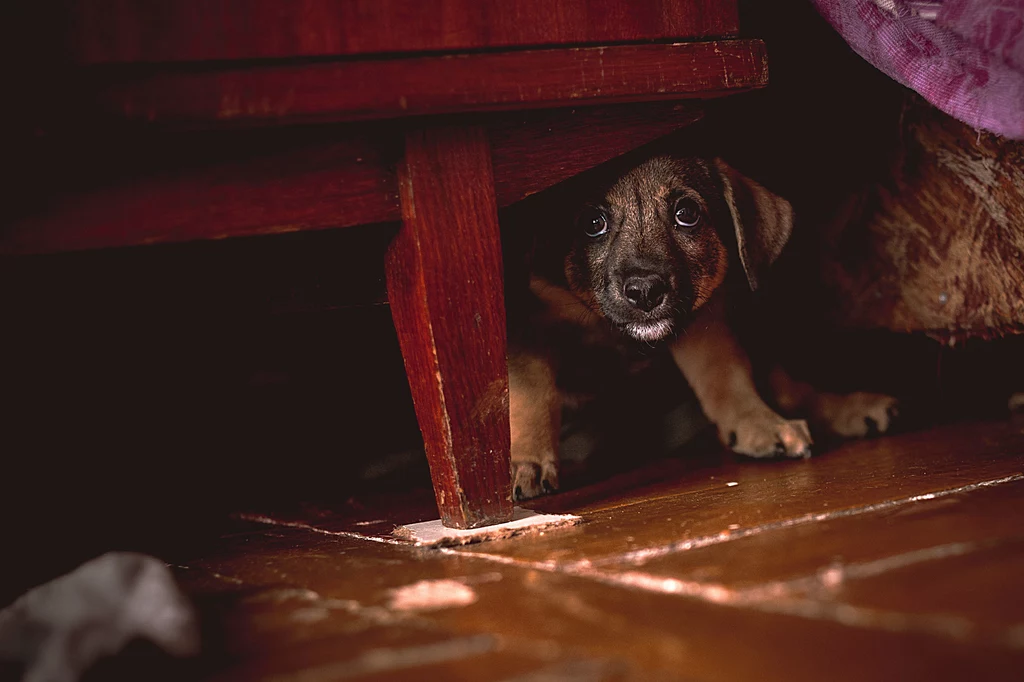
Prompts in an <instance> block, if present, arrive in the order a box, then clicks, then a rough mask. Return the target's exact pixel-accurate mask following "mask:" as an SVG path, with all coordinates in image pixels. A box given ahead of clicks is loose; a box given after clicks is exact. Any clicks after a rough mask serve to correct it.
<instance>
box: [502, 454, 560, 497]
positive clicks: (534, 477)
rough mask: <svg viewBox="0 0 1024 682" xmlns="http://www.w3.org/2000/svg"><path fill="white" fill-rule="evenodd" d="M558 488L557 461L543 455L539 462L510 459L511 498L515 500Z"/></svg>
mask: <svg viewBox="0 0 1024 682" xmlns="http://www.w3.org/2000/svg"><path fill="white" fill-rule="evenodd" d="M556 490H558V462H557V461H556V460H555V458H554V457H550V458H549V457H545V458H543V460H542V461H540V462H534V461H522V460H520V461H517V460H513V461H512V499H513V500H514V501H516V502H519V501H521V500H529V499H530V498H533V497H539V496H540V495H546V494H548V493H553V492H555V491H556Z"/></svg>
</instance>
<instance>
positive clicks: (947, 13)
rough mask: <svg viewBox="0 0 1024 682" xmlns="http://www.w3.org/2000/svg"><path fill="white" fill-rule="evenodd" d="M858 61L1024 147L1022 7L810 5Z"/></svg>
mask: <svg viewBox="0 0 1024 682" xmlns="http://www.w3.org/2000/svg"><path fill="white" fill-rule="evenodd" d="M811 1H812V2H813V3H814V4H815V5H816V6H817V8H818V11H819V12H820V13H821V14H822V16H824V17H825V18H826V19H827V20H828V21H829V22H830V23H831V24H832V26H833V27H835V29H836V30H837V31H839V33H840V34H841V35H842V36H843V38H844V39H845V40H846V42H847V43H849V45H850V47H852V48H853V49H854V51H855V52H857V54H859V55H860V56H862V57H863V58H864V59H866V60H868V61H869V62H870V63H871V64H873V65H874V66H875V67H877V68H878V69H880V70H881V71H882V72H884V73H885V74H887V75H888V76H889V77H891V78H893V79H895V80H897V81H899V82H900V83H902V84H904V85H906V86H908V87H910V88H912V89H914V90H916V91H917V92H919V93H920V94H921V95H922V96H923V97H925V98H926V99H927V100H928V101H929V102H931V103H932V104H934V105H935V106H936V107H938V108H939V109H941V110H942V111H945V112H946V113H947V114H950V115H951V116H954V117H955V118H958V119H960V120H961V121H964V122H965V123H967V124H969V125H971V126H974V127H975V128H982V129H985V130H989V131H991V132H994V133H998V134H1000V135H1003V136H1005V137H1008V138H1012V139H1024V0H945V2H910V1H908V0H811Z"/></svg>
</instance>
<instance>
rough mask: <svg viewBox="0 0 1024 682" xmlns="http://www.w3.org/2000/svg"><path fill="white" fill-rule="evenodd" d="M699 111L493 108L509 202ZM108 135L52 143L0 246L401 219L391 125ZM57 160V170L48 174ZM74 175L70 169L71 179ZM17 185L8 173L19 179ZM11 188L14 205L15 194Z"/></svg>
mask: <svg viewBox="0 0 1024 682" xmlns="http://www.w3.org/2000/svg"><path fill="white" fill-rule="evenodd" d="M699 116H700V111H699V109H697V108H695V107H693V106H691V105H687V104H680V103H666V102H660V103H649V104H631V105H617V106H609V107H582V108H579V109H559V110H552V111H538V112H527V113H519V114H508V115H502V116H499V117H497V118H496V119H494V121H493V123H490V124H489V126H488V129H489V131H490V135H491V138H492V141H493V143H492V158H493V165H494V177H495V183H496V186H495V190H496V193H497V199H498V204H499V205H500V206H507V205H509V204H511V203H513V202H515V201H518V200H519V199H522V198H523V197H525V196H527V195H528V194H531V193H533V192H537V191H540V190H542V189H544V188H546V187H548V186H550V185H552V184H554V183H556V182H559V181H561V180H564V179H566V178H567V177H569V176H571V175H573V174H574V173H578V172H581V171H583V170H586V169H587V168H590V167H591V166H594V165H597V164H599V163H602V162H604V161H606V160H608V159H610V158H612V157H614V156H616V155H618V154H622V153H624V152H627V151H629V150H630V149H633V148H635V147H637V146H639V145H642V144H644V143H647V142H650V141H651V140H653V139H656V138H658V137H660V136H662V135H665V134H667V133H670V132H672V131H673V130H675V129H677V128H679V127H682V126H685V125H687V124H689V123H691V122H692V121H694V120H696V119H697V118H698V117H699ZM210 134H212V133H203V136H202V137H198V138H195V137H192V134H189V135H188V136H185V137H180V136H179V137H159V136H158V137H157V138H155V139H154V138H146V139H145V140H144V141H140V140H135V141H133V140H130V139H123V138H117V139H114V140H112V141H110V142H109V143H108V142H103V141H97V142H96V143H94V144H90V145H86V146H84V147H74V148H66V149H58V151H57V152H55V153H51V155H50V156H48V157H43V158H45V159H48V160H45V161H43V160H40V159H38V158H37V159H33V161H32V163H33V164H35V165H36V166H38V167H39V171H38V172H37V173H36V174H35V176H34V177H32V178H30V179H24V178H23V179H22V180H21V182H22V184H28V185H33V186H32V187H27V188H26V190H27V192H28V193H31V192H41V193H42V194H41V196H39V197H35V198H34V199H33V200H32V201H31V203H30V205H28V206H26V207H25V208H24V211H23V212H22V215H21V216H16V215H8V217H7V218H6V219H5V220H4V223H5V224H3V226H2V228H0V253H45V252H53V251H73V250H82V249H95V248H103V247H111V246H131V245H139V244H158V243H171V242H182V241H190V240H196V239H218V238H224V237H237V236H251V235H259V234H273V233H280V232H290V231H297V230H317V229H325V228H335V227H349V226H352V225H360V224H367V223H381V222H393V221H398V220H399V219H400V218H401V210H400V207H399V201H398V184H397V180H396V178H395V173H394V168H395V165H396V164H397V162H398V158H399V156H400V154H401V145H402V141H401V140H402V129H400V128H396V127H394V126H383V127H381V126H368V127H367V126H366V125H365V124H359V125H357V126H354V127H345V128H343V129H342V130H338V129H336V128H325V129H321V128H316V127H313V128H310V129H308V130H300V131H295V132H294V133H292V132H288V131H284V130H281V131H241V132H238V133H233V137H231V138H216V139H213V140H211V139H210V138H209V135H210ZM54 167H57V168H59V169H61V172H60V177H61V178H62V179H61V180H59V181H55V174H54V171H53V170H52V169H53V168H54ZM69 175H70V177H66V176H69ZM16 182H17V181H16ZM21 200H22V199H21V198H20V197H16V201H21Z"/></svg>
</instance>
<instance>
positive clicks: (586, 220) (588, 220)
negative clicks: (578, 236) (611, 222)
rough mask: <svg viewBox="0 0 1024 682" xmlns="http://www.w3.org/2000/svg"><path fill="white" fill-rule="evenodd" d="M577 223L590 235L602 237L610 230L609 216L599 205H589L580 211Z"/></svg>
mask: <svg viewBox="0 0 1024 682" xmlns="http://www.w3.org/2000/svg"><path fill="white" fill-rule="evenodd" d="M576 225H577V226H578V227H579V228H580V230H582V231H583V233H584V234H585V235H587V236H588V237H600V236H601V235H602V234H604V233H605V232H607V231H608V216H607V215H605V212H604V211H603V210H601V209H600V208H598V207H597V206H587V207H586V208H584V209H583V210H582V211H580V214H579V216H578V217H577V218H576Z"/></svg>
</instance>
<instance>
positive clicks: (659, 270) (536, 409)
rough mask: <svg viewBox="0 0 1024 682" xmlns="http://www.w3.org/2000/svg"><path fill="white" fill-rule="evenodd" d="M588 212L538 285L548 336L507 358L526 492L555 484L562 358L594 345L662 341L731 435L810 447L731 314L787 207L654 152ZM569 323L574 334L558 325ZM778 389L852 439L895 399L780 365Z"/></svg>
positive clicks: (706, 164)
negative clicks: (761, 386) (820, 387)
mask: <svg viewBox="0 0 1024 682" xmlns="http://www.w3.org/2000/svg"><path fill="white" fill-rule="evenodd" d="M580 216H581V217H580V220H579V225H578V226H577V232H578V234H577V236H576V237H575V238H574V240H573V243H572V245H571V246H570V247H569V248H568V253H567V255H566V256H565V259H564V282H563V283H562V284H559V283H558V282H556V281H550V280H545V279H543V278H540V277H534V279H533V281H532V284H531V289H532V291H533V292H534V294H535V295H536V296H537V297H538V298H539V299H540V300H541V301H542V302H543V306H542V307H541V308H540V309H539V310H538V311H537V314H535V315H534V316H533V318H532V321H531V324H532V325H534V327H535V329H534V332H535V333H534V334H533V335H532V336H533V338H534V339H541V340H542V342H541V343H533V344H523V345H521V346H519V347H515V349H514V350H513V352H512V355H511V359H510V362H509V374H510V386H511V419H512V460H513V479H514V486H515V494H516V497H517V498H520V499H522V498H527V497H532V496H535V495H538V494H542V493H544V492H551V491H553V490H555V489H557V487H558V454H557V445H558V437H557V434H558V424H559V418H558V415H559V413H560V410H561V406H562V403H563V401H564V400H565V398H566V395H567V391H566V388H565V386H564V385H560V383H561V382H560V381H559V378H560V377H559V374H560V372H562V371H564V366H563V365H564V364H565V362H564V361H563V359H565V358H577V357H579V356H580V355H581V354H582V353H583V351H582V350H581V349H582V348H586V347H591V346H595V345H597V346H607V347H609V348H619V349H620V350H621V351H622V352H621V355H623V356H624V357H629V347H630V346H631V345H633V346H635V345H637V344H643V345H646V346H647V347H648V348H650V347H652V346H654V347H656V346H659V345H663V346H665V347H666V348H667V350H668V351H669V352H670V353H671V355H672V358H673V359H674V361H675V364H676V365H677V366H678V368H679V369H680V370H681V371H682V373H683V375H684V376H685V378H686V380H687V381H688V382H689V384H690V385H691V387H692V388H693V390H694V392H695V393H696V395H697V398H698V399H699V400H700V403H701V407H702V408H703V410H704V412H705V414H706V415H707V417H708V418H709V419H710V420H711V421H712V422H713V423H714V424H715V425H716V426H717V428H718V432H719V436H720V438H721V440H722V442H723V443H725V444H727V445H729V446H730V447H732V448H733V450H735V451H736V452H739V453H742V454H745V455H749V456H752V457H770V456H780V455H782V456H789V457H806V456H809V455H810V446H811V436H810V432H809V430H808V427H807V424H806V422H804V421H803V420H795V421H793V420H787V419H784V418H783V417H781V416H779V414H778V413H776V412H775V411H774V410H773V409H771V408H770V407H768V405H767V404H766V403H765V402H764V401H763V400H762V399H761V397H760V396H759V395H758V392H757V390H756V389H755V386H754V380H753V377H752V369H751V365H750V361H749V360H748V358H747V355H746V353H745V352H744V350H743V349H742V347H741V346H740V344H739V343H738V341H737V340H736V338H735V336H734V334H733V333H732V331H731V329H730V328H729V325H728V323H727V321H726V315H725V310H726V303H727V298H728V297H729V296H731V295H734V294H732V293H731V292H733V291H736V290H739V288H740V287H739V286H737V282H738V283H740V284H741V285H742V288H744V289H746V288H747V287H749V288H750V289H756V288H757V286H758V284H759V281H760V279H761V277H762V276H763V274H764V270H765V269H766V268H767V267H768V266H769V265H771V263H772V262H774V260H775V259H776V258H777V257H778V255H779V252H780V251H781V250H782V248H783V246H784V245H785V243H786V240H787V239H788V238H789V234H790V231H791V229H792V223H793V215H792V209H791V208H790V206H789V203H788V202H786V201H785V200H784V199H782V198H780V197H778V196H776V195H774V194H772V193H771V192H769V191H768V190H766V189H764V188H763V187H761V186H760V185H758V184H757V183H755V182H753V181H751V180H749V179H747V178H745V177H743V176H742V175H740V174H739V173H737V172H736V171H735V170H733V169H732V168H730V167H729V166H727V165H726V164H724V163H723V162H721V161H717V160H716V161H706V160H703V159H672V158H667V157H658V158H654V159H651V160H649V161H647V162H645V163H643V164H641V165H640V166H638V167H636V168H634V169H633V170H631V171H630V172H628V173H626V174H625V175H623V176H622V177H621V178H619V179H618V181H617V182H615V183H614V185H613V186H612V187H611V189H610V190H609V191H608V192H607V193H606V194H605V196H604V197H603V200H601V201H599V202H595V203H594V204H591V205H589V206H585V207H584V208H583V209H582V211H581V214H580ZM695 216H696V217H695ZM691 223H692V224H691ZM727 292H729V293H727ZM567 325H571V326H572V327H573V328H575V329H576V330H577V331H576V332H575V333H566V332H565V331H562V332H555V331H554V330H557V329H559V328H561V329H563V330H564V328H565V327H566V326H567ZM570 346H571V347H570ZM772 386H773V390H774V391H775V393H776V398H777V399H778V403H779V404H780V405H781V406H782V408H783V409H786V410H787V411H792V412H798V413H801V414H802V415H803V416H806V417H808V418H810V419H811V420H812V421H813V422H816V423H817V424H818V425H820V426H821V427H822V428H824V429H827V430H828V431H830V432H833V433H838V434H840V435H844V436H850V435H865V434H866V433H868V432H870V431H872V430H877V431H884V430H886V428H888V425H889V417H890V415H891V413H892V408H893V406H894V401H893V400H892V399H891V398H888V397H887V396H878V395H873V394H854V395H852V396H834V395H829V394H819V393H817V392H815V391H814V390H813V389H812V388H811V387H809V386H807V385H805V384H799V383H797V382H794V381H793V380H792V379H790V378H789V377H788V376H787V375H786V374H785V373H784V372H782V370H781V369H778V368H776V369H775V370H774V371H773V372H772Z"/></svg>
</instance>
